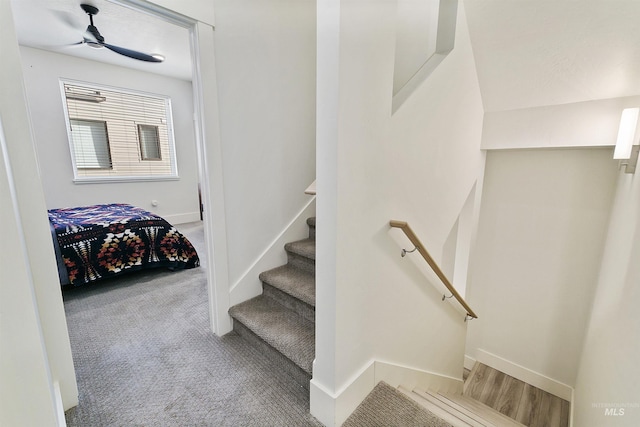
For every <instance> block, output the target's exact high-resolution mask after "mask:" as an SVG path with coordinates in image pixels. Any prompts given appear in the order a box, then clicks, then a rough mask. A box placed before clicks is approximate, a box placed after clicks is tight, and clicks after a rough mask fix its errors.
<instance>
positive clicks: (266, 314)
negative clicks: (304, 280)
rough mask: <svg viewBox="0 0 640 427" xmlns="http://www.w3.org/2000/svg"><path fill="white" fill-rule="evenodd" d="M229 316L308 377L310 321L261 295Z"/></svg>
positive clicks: (312, 326)
mask: <svg viewBox="0 0 640 427" xmlns="http://www.w3.org/2000/svg"><path fill="white" fill-rule="evenodd" d="M229 314H230V315H231V316H232V317H233V318H234V319H237V320H238V321H239V322H241V323H242V324H244V325H245V326H246V327H247V328H249V329H250V330H251V331H252V332H253V333H254V334H256V335H257V336H258V337H260V338H261V339H262V340H264V341H265V342H266V343H268V344H269V345H270V346H271V347H273V348H275V349H276V350H278V351H279V352H280V353H282V354H283V355H284V356H286V357H287V358H288V359H290V360H291V361H292V362H294V363H295V364H296V365H298V366H299V367H300V368H301V369H303V370H304V371H305V372H307V373H308V374H311V367H312V363H313V359H314V357H315V324H314V323H313V322H311V321H310V320H307V319H305V318H303V317H302V316H300V315H298V314H296V313H295V312H293V311H291V310H288V309H286V308H285V307H283V306H282V305H280V304H278V303H277V302H275V301H273V300H272V299H270V298H268V297H266V296H264V295H260V296H258V297H256V298H253V299H250V300H248V301H245V302H243V303H241V304H238V305H236V306H233V307H231V309H230V310H229Z"/></svg>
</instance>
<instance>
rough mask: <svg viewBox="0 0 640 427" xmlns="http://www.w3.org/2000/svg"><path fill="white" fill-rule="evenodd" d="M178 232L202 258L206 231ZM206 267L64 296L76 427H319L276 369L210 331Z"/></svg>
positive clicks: (234, 338)
mask: <svg viewBox="0 0 640 427" xmlns="http://www.w3.org/2000/svg"><path fill="white" fill-rule="evenodd" d="M178 228H179V229H180V230H181V231H182V232H183V233H184V234H186V235H187V236H188V237H189V239H190V240H191V241H192V243H193V244H194V246H195V247H196V249H197V250H198V253H199V254H201V258H204V255H205V252H204V247H203V246H202V245H203V239H202V229H201V227H200V226H199V225H189V226H178ZM204 268H206V267H200V268H196V269H193V270H185V271H179V272H169V271H166V270H154V271H147V272H139V273H132V274H130V275H128V276H123V277H122V278H120V279H109V280H105V281H103V282H101V283H96V284H92V285H87V286H82V287H79V288H75V289H70V290H65V291H64V292H63V296H64V304H65V310H66V313H67V322H68V326H69V335H70V338H71V346H72V351H73V358H74V364H75V368H76V376H77V379H78V387H79V390H80V404H79V406H77V407H76V408H73V409H71V410H69V411H67V414H66V418H67V424H68V425H69V426H320V425H321V424H320V423H318V422H317V421H316V420H315V419H314V418H313V417H312V416H311V415H310V414H309V401H308V393H306V392H304V391H301V389H300V387H299V386H296V385H295V383H294V382H292V381H291V380H290V378H289V377H288V376H287V375H286V374H283V373H281V372H280V370H279V369H278V367H277V365H275V364H274V362H272V361H271V360H269V359H267V358H266V357H265V356H264V355H263V354H261V353H260V352H259V351H257V350H255V349H254V348H253V347H251V346H250V345H249V344H247V343H246V342H245V341H244V340H243V339H241V338H240V337H239V336H238V335H237V334H235V333H231V334H228V335H226V336H224V337H216V336H215V335H213V334H212V333H211V331H210V327H209V317H208V316H209V315H208V307H207V290H206V280H205V276H204V271H205V270H204Z"/></svg>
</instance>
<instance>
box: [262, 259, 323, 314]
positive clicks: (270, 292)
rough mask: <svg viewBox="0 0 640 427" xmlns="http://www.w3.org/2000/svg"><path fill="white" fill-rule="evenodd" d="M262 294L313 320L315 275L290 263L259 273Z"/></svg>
mask: <svg viewBox="0 0 640 427" xmlns="http://www.w3.org/2000/svg"><path fill="white" fill-rule="evenodd" d="M260 280H261V281H262V283H263V289H264V294H265V295H267V296H269V297H270V298H273V299H275V300H276V301H278V302H279V303H280V304H282V305H284V306H285V307H287V308H289V309H291V310H293V311H295V312H296V313H298V314H299V315H301V316H303V317H304V318H306V319H308V320H311V321H315V305H316V279H315V275H314V274H311V273H310V272H308V271H305V270H302V269H300V268H298V267H295V266H294V265H291V264H286V265H283V266H280V267H277V268H274V269H272V270H268V271H265V272H263V273H260Z"/></svg>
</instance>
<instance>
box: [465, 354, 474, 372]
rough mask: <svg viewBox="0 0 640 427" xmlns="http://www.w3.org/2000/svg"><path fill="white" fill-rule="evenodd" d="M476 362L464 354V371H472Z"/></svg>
mask: <svg viewBox="0 0 640 427" xmlns="http://www.w3.org/2000/svg"><path fill="white" fill-rule="evenodd" d="M476 362H477V360H476V359H474V358H473V357H471V356H467V355H466V354H465V355H464V367H465V369H468V370H472V369H473V365H475V364H476Z"/></svg>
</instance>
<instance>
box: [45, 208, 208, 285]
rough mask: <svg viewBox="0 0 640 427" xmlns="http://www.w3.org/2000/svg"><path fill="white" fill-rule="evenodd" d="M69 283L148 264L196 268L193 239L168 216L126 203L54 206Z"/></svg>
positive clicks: (52, 216)
mask: <svg viewBox="0 0 640 427" xmlns="http://www.w3.org/2000/svg"><path fill="white" fill-rule="evenodd" d="M49 221H50V222H51V224H52V227H53V230H54V231H55V235H56V238H57V242H58V244H59V246H60V252H61V256H62V260H63V262H64V265H65V267H66V270H67V271H66V273H67V275H68V277H69V282H70V283H71V284H73V285H81V284H84V283H89V282H93V281H96V280H99V279H102V278H106V277H111V276H114V275H117V274H121V273H124V272H128V271H135V270H140V269H143V268H154V267H167V268H170V269H184V268H193V267H197V266H198V265H200V259H199V258H198V254H197V253H196V250H195V249H194V247H193V245H192V244H191V242H189V240H188V239H187V238H186V237H184V236H183V235H182V234H181V233H180V232H179V231H178V230H176V228H175V227H173V226H172V225H171V224H169V223H168V222H167V221H165V220H164V219H163V218H161V217H159V216H157V215H154V214H152V213H151V212H147V211H145V210H144V209H140V208H137V207H134V206H131V205H127V204H109V205H94V206H84V207H77V208H65V209H51V210H49Z"/></svg>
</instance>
